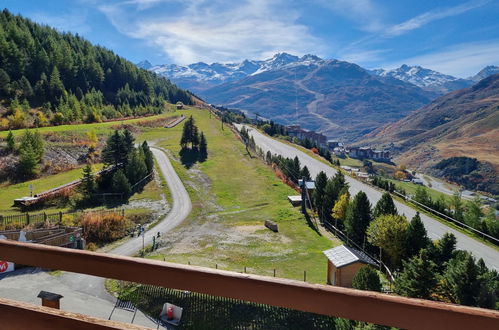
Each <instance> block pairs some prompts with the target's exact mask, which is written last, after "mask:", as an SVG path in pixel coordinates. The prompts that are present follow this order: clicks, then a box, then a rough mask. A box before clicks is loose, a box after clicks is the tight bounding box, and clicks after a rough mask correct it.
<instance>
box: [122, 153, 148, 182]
mask: <svg viewBox="0 0 499 330" xmlns="http://www.w3.org/2000/svg"><path fill="white" fill-rule="evenodd" d="M125 174H126V177H127V179H128V182H130V184H131V185H134V184H136V183H137V182H139V181H140V180H141V179H143V178H144V177H145V176H146V175H147V166H146V163H145V157H144V151H143V150H142V149H141V148H139V149H133V150H132V152H130V154H129V156H128V161H127V165H126V167H125Z"/></svg>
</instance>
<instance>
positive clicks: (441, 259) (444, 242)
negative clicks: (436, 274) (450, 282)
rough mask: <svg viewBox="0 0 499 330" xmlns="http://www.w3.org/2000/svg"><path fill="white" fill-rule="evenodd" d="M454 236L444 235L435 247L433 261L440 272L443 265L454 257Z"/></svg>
mask: <svg viewBox="0 0 499 330" xmlns="http://www.w3.org/2000/svg"><path fill="white" fill-rule="evenodd" d="M456 241H457V240H456V236H454V234H449V233H445V234H444V235H443V236H442V238H441V239H440V240H439V241H438V242H437V244H436V246H435V249H434V250H435V251H434V256H433V261H434V262H435V264H436V265H437V267H438V268H439V271H442V270H443V268H444V267H445V263H446V262H448V261H449V260H450V259H452V258H453V257H454V254H455V251H456Z"/></svg>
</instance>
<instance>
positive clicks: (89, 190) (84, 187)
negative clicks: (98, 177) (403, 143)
mask: <svg viewBox="0 0 499 330" xmlns="http://www.w3.org/2000/svg"><path fill="white" fill-rule="evenodd" d="M96 190H97V185H96V183H95V178H94V174H93V172H92V166H90V164H87V165H86V166H85V167H84V168H83V177H82V178H81V184H80V191H81V193H82V194H83V196H84V198H85V199H86V200H92V198H93V196H92V195H93V194H95V192H96Z"/></svg>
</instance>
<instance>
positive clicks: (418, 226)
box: [405, 212, 431, 259]
mask: <svg viewBox="0 0 499 330" xmlns="http://www.w3.org/2000/svg"><path fill="white" fill-rule="evenodd" d="M429 244H431V241H430V239H429V238H428V234H427V232H426V229H425V227H424V225H423V222H422V221H421V217H420V216H419V212H417V213H416V215H415V216H414V217H413V218H412V219H411V222H410V223H409V228H407V236H406V239H405V257H406V258H407V259H410V258H412V257H413V256H415V255H417V254H418V253H419V251H420V250H421V249H425V248H427V247H428V245H429Z"/></svg>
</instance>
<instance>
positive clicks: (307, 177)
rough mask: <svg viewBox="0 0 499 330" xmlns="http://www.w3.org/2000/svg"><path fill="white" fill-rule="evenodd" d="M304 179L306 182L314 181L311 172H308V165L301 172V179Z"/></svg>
mask: <svg viewBox="0 0 499 330" xmlns="http://www.w3.org/2000/svg"><path fill="white" fill-rule="evenodd" d="M269 152H270V151H269ZM302 178H305V180H306V181H310V180H312V177H311V176H310V171H309V170H308V167H307V165H305V166H303V168H302V169H301V171H300V179H302Z"/></svg>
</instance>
